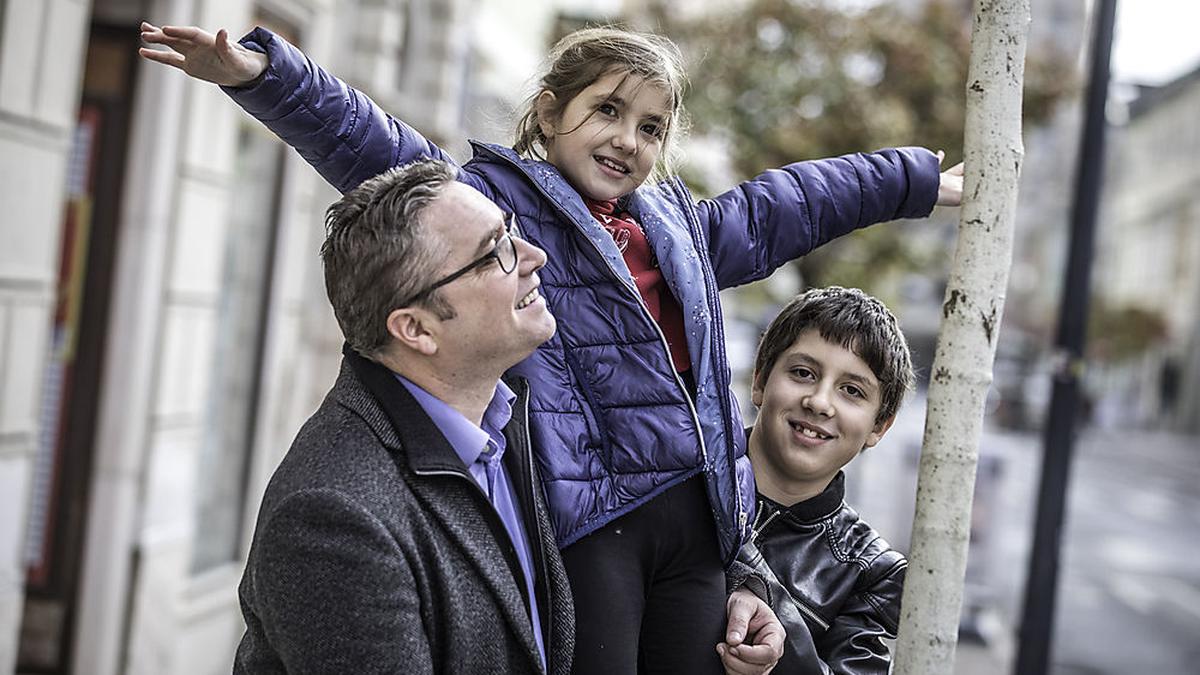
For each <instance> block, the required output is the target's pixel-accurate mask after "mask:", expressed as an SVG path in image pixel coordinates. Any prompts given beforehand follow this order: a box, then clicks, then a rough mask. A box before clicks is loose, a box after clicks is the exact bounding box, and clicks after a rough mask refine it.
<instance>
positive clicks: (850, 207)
mask: <svg viewBox="0 0 1200 675" xmlns="http://www.w3.org/2000/svg"><path fill="white" fill-rule="evenodd" d="M947 173H949V172H947ZM940 181H941V174H939V172H938V158H937V156H936V155H934V153H932V152H930V151H929V150H926V149H924V148H890V149H887V150H880V151H879V152H871V153H859V154H852V155H843V156H841V157H834V158H830V159H818V160H813V161H808V162H796V163H794V164H788V165H786V166H784V167H781V168H779V169H771V170H769V171H765V172H763V173H761V174H759V175H758V176H755V177H754V178H751V179H750V180H748V181H745V182H743V183H741V184H740V185H738V186H736V187H735V188H733V189H732V190H729V191H728V192H726V193H724V194H721V195H718V196H717V197H715V198H713V199H706V200H703V201H701V202H700V203H699V204H698V207H699V214H700V224H701V227H702V228H704V229H705V230H706V233H707V236H708V247H709V251H708V253H709V258H710V260H711V261H712V265H713V271H714V272H715V273H716V278H717V285H718V286H719V287H721V288H729V287H731V286H738V285H740V284H745V283H749V282H751V281H756V280H758V279H762V278H765V277H766V276H768V275H770V274H771V272H773V271H774V270H775V269H776V268H777V267H779V266H780V265H782V264H784V263H786V262H788V261H789V260H793V259H795V258H798V257H800V256H802V255H805V254H807V253H808V252H809V251H811V250H813V249H815V248H817V247H818V246H821V245H823V244H825V243H827V242H829V241H832V240H834V239H836V238H838V237H840V236H842V235H844V234H847V233H849V232H852V231H854V230H856V229H859V228H863V227H866V226H868V225H872V224H874V223H881V222H886V221H889V220H896V219H898V218H924V217H925V216H928V215H929V213H930V212H931V211H932V210H933V207H934V205H935V203H937V201H938V196H939V189H940V187H939V184H940Z"/></svg>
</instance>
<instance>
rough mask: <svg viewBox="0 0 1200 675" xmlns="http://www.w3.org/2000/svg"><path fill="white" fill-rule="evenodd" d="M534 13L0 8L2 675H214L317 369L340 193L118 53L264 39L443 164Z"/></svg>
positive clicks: (335, 343)
mask: <svg viewBox="0 0 1200 675" xmlns="http://www.w3.org/2000/svg"><path fill="white" fill-rule="evenodd" d="M554 11H555V10H554V4H553V3H523V2H519V1H516V0H513V1H507V0H493V1H491V2H485V1H483V0H477V1H476V0H354V1H352V0H257V1H255V0H94V1H93V2H87V1H86V0H46V1H45V2H20V1H18V0H6V1H5V2H3V3H0V204H3V206H4V211H5V212H6V217H4V218H3V219H2V220H0V233H2V236H0V241H2V242H3V246H0V374H2V376H0V382H2V383H3V384H2V386H0V672H20V673H87V674H88V675H92V674H98V675H108V674H112V673H156V674H157V673H173V674H184V675H190V674H197V675H199V674H207V673H218V672H228V671H229V668H230V665H231V663H232V657H233V651H234V648H235V646H236V644H237V641H238V639H239V638H240V636H241V633H242V630H243V624H242V619H241V615H240V611H239V607H238V605H237V597H236V585H237V582H238V580H239V578H240V575H241V570H242V567H243V565H244V560H245V553H246V549H247V546H248V543H249V538H250V535H251V532H252V528H253V523H254V520H255V517H256V510H257V506H258V503H259V501H260V498H261V494H262V491H263V489H264V487H265V483H266V480H267V479H268V477H269V476H270V474H271V472H272V470H273V469H274V467H275V465H276V464H277V463H278V461H279V459H280V458H281V457H282V455H283V453H284V452H285V451H286V449H287V447H288V445H289V444H290V442H291V439H292V437H293V435H294V434H295V432H296V431H297V429H298V428H299V427H300V425H301V423H302V422H303V420H304V419H305V418H306V417H307V416H308V415H309V414H310V413H311V412H312V411H313V410H315V408H316V407H317V405H318V404H319V402H320V400H321V398H322V397H323V396H324V394H325V392H326V391H327V389H328V387H329V386H330V385H331V384H332V382H333V379H334V377H335V375H336V370H337V367H338V363H339V360H340V347H341V340H340V335H339V333H338V331H337V327H336V325H335V323H334V321H333V318H332V313H331V312H330V310H329V308H328V302H327V301H326V299H325V294H324V288H323V283H322V274H321V269H320V263H319V257H318V254H317V252H318V249H319V246H320V243H321V240H322V238H323V227H322V225H321V224H322V217H323V213H324V210H325V208H326V207H327V206H328V205H329V204H330V203H331V202H332V201H333V200H335V199H336V198H337V193H336V192H335V191H334V190H332V189H331V188H329V187H328V186H326V185H325V184H324V182H323V181H321V180H320V178H319V177H318V176H317V175H316V173H315V172H314V171H312V170H311V169H310V168H309V167H308V166H307V165H306V164H305V163H304V162H303V161H302V160H301V159H300V158H299V157H298V156H297V155H296V154H295V153H293V152H291V151H290V150H288V149H287V148H286V147H284V146H283V145H282V144H280V143H279V142H278V141H277V140H276V139H275V138H274V137H273V136H271V135H270V134H269V133H267V132H266V131H265V130H264V129H262V128H261V127H260V126H259V125H257V123H255V122H253V120H250V119H249V118H248V117H247V116H245V115H244V114H243V113H241V111H240V110H238V109H237V108H236V106H234V105H233V104H231V103H230V102H229V101H228V100H227V98H226V97H225V96H224V95H223V94H222V93H221V92H220V91H219V90H218V89H217V88H216V87H214V86H211V85H207V84H204V83H198V82H195V81H192V80H190V79H189V78H187V77H186V76H184V75H183V74H182V73H179V72H177V71H174V70H172V69H169V68H165V67H162V66H159V65H156V64H152V63H148V62H145V61H143V60H141V59H139V58H138V57H137V55H136V50H137V48H138V46H139V43H138V24H139V22H140V21H141V20H143V19H145V20H148V21H151V22H153V23H156V24H159V25H162V24H175V25H187V24H195V25H199V26H202V27H206V28H210V29H213V30H215V29H216V28H218V27H228V28H229V29H230V31H231V33H232V34H234V35H237V34H240V32H242V31H243V30H244V29H246V28H248V27H249V26H252V25H254V24H261V25H265V26H268V27H270V28H272V29H274V30H275V31H276V32H278V33H280V34H281V35H284V36H286V37H287V38H288V39H289V40H292V41H293V42H295V43H296V44H298V45H300V46H301V47H302V48H303V49H304V50H305V51H306V52H307V53H309V54H310V55H311V56H313V58H314V59H315V60H317V61H319V62H321V63H323V64H325V65H326V66H328V67H329V68H330V69H331V70H333V71H334V72H337V73H339V74H340V75H342V76H343V77H345V78H346V79H348V80H349V81H351V82H352V83H354V84H355V85H356V86H358V87H360V88H362V89H363V90H365V91H367V92H369V93H371V95H372V96H373V97H375V98H376V100H378V101H379V102H380V103H381V104H382V105H383V106H384V107H385V108H387V109H388V110H390V111H393V112H394V113H396V114H398V115H399V116H401V117H403V118H405V119H407V120H409V121H411V122H412V123H414V125H415V126H418V127H419V128H421V129H422V130H423V131H425V132H427V134H428V135H429V136H430V137H431V138H433V139H434V140H435V141H438V142H441V143H445V144H446V145H447V147H448V148H449V149H450V150H451V152H453V153H456V155H457V156H459V157H464V153H465V151H466V144H465V142H464V140H465V138H467V137H468V136H474V135H477V134H478V135H482V136H483V137H485V138H488V139H489V140H504V136H503V135H498V134H497V132H498V131H502V130H503V129H505V128H506V127H507V126H508V123H507V121H506V116H507V114H508V113H509V112H510V111H511V109H512V108H513V107H514V106H515V105H516V103H517V98H518V96H519V94H520V92H521V90H522V89H521V85H522V83H523V82H525V80H526V79H527V78H528V77H529V76H530V75H531V74H532V73H533V72H534V70H535V68H536V66H537V63H538V62H539V60H540V58H541V56H542V55H543V54H544V52H545V48H546V35H548V32H549V31H550V29H551V26H552V25H553V23H554ZM497 32H499V33H500V34H502V35H504V36H505V39H503V40H497V39H496V34H497ZM48 36H52V38H51V37H48ZM489 38H490V39H489Z"/></svg>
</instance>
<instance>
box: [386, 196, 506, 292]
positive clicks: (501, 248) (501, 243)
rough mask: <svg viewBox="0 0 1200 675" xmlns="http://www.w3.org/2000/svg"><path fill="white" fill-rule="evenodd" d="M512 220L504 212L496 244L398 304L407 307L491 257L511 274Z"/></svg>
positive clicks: (487, 261) (484, 263)
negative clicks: (501, 232) (501, 228)
mask: <svg viewBox="0 0 1200 675" xmlns="http://www.w3.org/2000/svg"><path fill="white" fill-rule="evenodd" d="M514 220H515V218H514V216H513V214H511V213H506V214H504V234H503V235H501V236H500V238H499V239H497V240H496V245H495V246H493V247H492V250H490V251H488V252H487V253H485V254H483V255H482V256H480V257H478V258H476V259H475V260H472V261H471V262H469V263H467V264H466V266H464V267H462V268H461V269H459V270H457V271H455V272H451V273H450V274H447V275H446V276H444V277H442V278H441V279H439V280H437V281H435V282H434V283H433V284H431V285H429V286H426V287H425V289H424V290H422V291H421V292H419V293H417V294H416V295H414V296H412V298H411V299H410V300H409V301H408V302H405V303H402V304H400V305H398V306H399V307H408V306H409V305H411V304H413V303H414V302H416V301H418V300H420V299H421V298H424V297H427V296H428V295H429V294H430V293H432V292H434V291H436V290H437V289H439V288H441V287H442V286H445V285H446V284H448V283H450V282H452V281H454V280H456V279H458V278H459V277H461V276H463V275H465V274H466V273H468V272H470V271H472V270H475V269H478V268H480V267H483V266H484V265H486V264H488V263H489V262H491V261H492V259H495V260H496V264H497V265H499V266H500V271H502V272H504V273H505V274H512V271H513V270H515V269H517V242H515V241H513V237H514V236H519V235H517V234H516V233H514V232H513V222H514Z"/></svg>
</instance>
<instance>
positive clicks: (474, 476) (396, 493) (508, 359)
mask: <svg viewBox="0 0 1200 675" xmlns="http://www.w3.org/2000/svg"><path fill="white" fill-rule="evenodd" d="M326 221H327V222H326V224H327V227H328V237H327V239H326V241H325V244H324V246H323V247H322V250H321V254H322V259H323V262H324V266H325V284H326V289H327V292H328V295H329V299H330V302H331V303H332V304H333V308H334V314H335V315H336V317H337V320H338V323H339V325H340V326H341V329H342V332H343V334H344V335H345V338H346V342H347V347H346V348H345V350H344V352H345V359H344V361H343V364H342V369H341V373H340V374H339V376H338V379H337V382H336V384H335V385H334V387H333V389H332V390H331V391H330V393H329V395H328V396H327V397H326V398H325V401H324V402H323V404H322V405H321V407H320V409H318V410H317V412H316V413H315V414H314V415H313V416H312V417H311V418H310V419H309V420H308V422H307V423H306V424H305V425H304V427H303V428H302V429H301V430H300V433H299V434H298V435H297V437H296V439H295V441H294V442H293V444H292V447H291V449H290V450H289V451H288V454H287V456H286V457H285V458H284V460H283V462H282V463H281V464H280V466H279V468H278V469H277V470H276V472H275V475H274V476H273V477H272V479H271V482H270V485H269V486H268V488H267V491H266V494H265V496H264V498H263V503H262V507H261V510H260V512H259V517H258V523H257V526H256V529H255V534H254V541H253V544H252V546H251V549H250V555H249V560H248V563H247V568H246V572H245V575H244V577H243V579H242V584H241V587H240V590H239V594H240V597H241V605H242V612H243V614H244V616H245V619H246V625H247V629H246V634H245V636H244V637H243V638H242V642H241V644H240V646H239V648H238V652H237V657H236V662H235V666H234V670H235V672H254V673H262V672H285V671H286V672H314V673H342V672H355V673H365V672H380V673H497V672H509V673H545V672H548V673H552V674H553V673H563V674H565V673H569V672H570V669H571V654H572V651H573V646H574V618H573V614H572V610H571V599H570V591H569V585H568V582H567V577H566V575H565V573H564V572H563V568H562V561H561V559H560V557H559V554H558V550H557V548H556V546H555V540H554V536H553V533H552V532H551V530H550V525H549V520H548V519H547V515H546V506H545V504H544V502H543V497H542V491H541V488H540V486H539V485H538V483H537V480H538V478H537V473H536V469H535V468H534V465H533V460H532V454H531V452H530V446H529V438H528V430H527V428H526V421H525V420H526V419H527V416H528V413H527V410H526V405H527V400H528V397H527V391H526V386H525V384H524V383H523V382H518V381H514V382H511V383H508V384H506V383H505V382H502V381H501V380H500V377H501V375H502V373H504V371H505V370H507V369H508V368H509V367H511V366H513V365H514V364H516V363H517V362H519V361H521V360H522V359H524V358H525V357H526V356H528V355H529V354H530V353H531V352H532V351H533V350H534V348H535V347H537V346H538V345H539V344H541V343H542V342H544V341H545V340H546V339H548V338H549V337H550V336H551V335H553V333H554V329H555V322H554V318H553V317H552V316H551V315H550V313H549V312H548V311H547V309H546V304H545V301H544V300H543V299H542V298H541V297H540V296H539V294H538V284H539V281H538V275H537V270H538V269H539V268H540V267H542V265H544V264H545V262H546V257H545V253H543V252H542V251H541V250H540V249H538V248H537V247H535V246H533V245H531V244H529V243H526V242H524V241H522V240H521V239H520V238H519V236H517V233H516V232H515V231H514V230H513V229H512V227H513V223H512V217H511V216H506V215H505V214H503V213H502V212H501V211H500V210H499V209H498V208H497V207H496V206H495V205H494V204H492V202H490V201H489V200H488V199H486V198H485V197H484V196H483V195H482V194H480V193H479V192H478V191H476V190H474V189H472V188H470V187H467V186H466V185H464V184H462V183H459V182H457V181H456V180H455V169H454V168H453V167H451V166H449V165H447V164H445V163H443V162H438V161H425V162H420V163H417V164H413V165H409V166H407V167H403V168H400V169H395V170H392V171H390V172H388V173H386V174H383V175H381V176H378V177H376V178H374V179H371V180H369V181H367V182H365V183H363V184H362V185H361V186H360V187H358V188H356V189H355V190H353V191H352V192H350V193H348V194H347V195H346V196H345V197H343V198H342V200H341V201H339V202H338V203H336V204H334V205H333V206H332V207H331V208H330V209H329V212H328V214H327V219H326Z"/></svg>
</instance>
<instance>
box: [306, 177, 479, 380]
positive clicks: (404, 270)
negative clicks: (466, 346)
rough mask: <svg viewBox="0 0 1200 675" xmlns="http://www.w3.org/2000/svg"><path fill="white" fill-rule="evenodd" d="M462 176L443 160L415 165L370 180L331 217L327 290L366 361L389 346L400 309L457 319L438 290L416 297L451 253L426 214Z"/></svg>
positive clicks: (324, 250) (325, 257)
mask: <svg viewBox="0 0 1200 675" xmlns="http://www.w3.org/2000/svg"><path fill="white" fill-rule="evenodd" d="M457 175H458V170H457V169H456V168H455V167H454V166H452V165H450V164H447V163H446V162H443V161H440V160H432V159H428V160H422V161H418V162H413V163H412V164H408V165H406V166H402V167H398V168H395V169H391V170H389V171H386V172H384V173H382V174H380V175H378V176H376V177H374V178H372V179H370V180H367V181H364V182H363V183H362V184H361V185H359V186H358V187H356V188H354V189H353V190H351V191H350V192H347V193H346V194H345V195H344V196H343V197H342V198H341V199H340V200H338V201H337V202H335V203H334V204H333V205H332V206H330V207H329V210H328V211H326V212H325V230H326V236H325V243H324V244H322V245H321V261H322V263H323V264H324V266H325V292H326V294H327V295H328V296H329V303H330V304H331V305H333V314H334V316H335V317H337V322H338V325H339V326H340V327H341V329H342V335H344V336H345V338H346V342H348V343H350V346H351V347H353V348H354V350H355V351H357V352H358V353H360V354H362V355H363V356H367V357H375V356H377V355H378V354H379V352H380V351H381V350H382V349H383V348H384V347H385V346H386V345H388V344H389V342H390V336H389V334H388V330H387V317H388V315H389V314H391V312H392V310H394V309H396V308H398V307H403V306H406V305H409V304H413V303H415V302H420V304H422V305H423V306H424V307H426V308H428V309H429V310H430V311H432V312H434V313H435V314H437V315H438V316H439V317H440V318H442V319H450V318H453V317H454V311H453V310H452V309H451V308H450V306H449V305H448V304H447V303H446V302H445V300H444V299H443V298H442V297H441V296H440V294H439V292H438V291H434V292H432V293H429V294H427V295H426V296H425V297H422V298H417V297H414V296H415V295H416V294H417V293H419V292H420V291H421V289H423V288H425V287H426V286H427V285H428V284H429V283H430V282H431V281H432V278H433V275H434V274H435V273H436V272H437V270H438V264H439V263H440V262H441V261H442V260H444V259H445V258H446V255H447V253H448V251H447V250H446V249H447V246H446V244H445V242H444V240H443V239H442V238H441V237H439V236H430V233H429V232H428V227H427V226H426V224H425V223H423V222H422V218H421V214H422V213H423V212H424V210H425V208H426V207H428V206H429V205H430V204H431V203H433V202H434V201H435V200H437V198H438V197H439V196H440V195H441V194H442V192H443V190H444V188H445V187H446V186H447V185H449V184H450V183H451V182H453V181H454V180H455V178H456V177H457Z"/></svg>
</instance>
